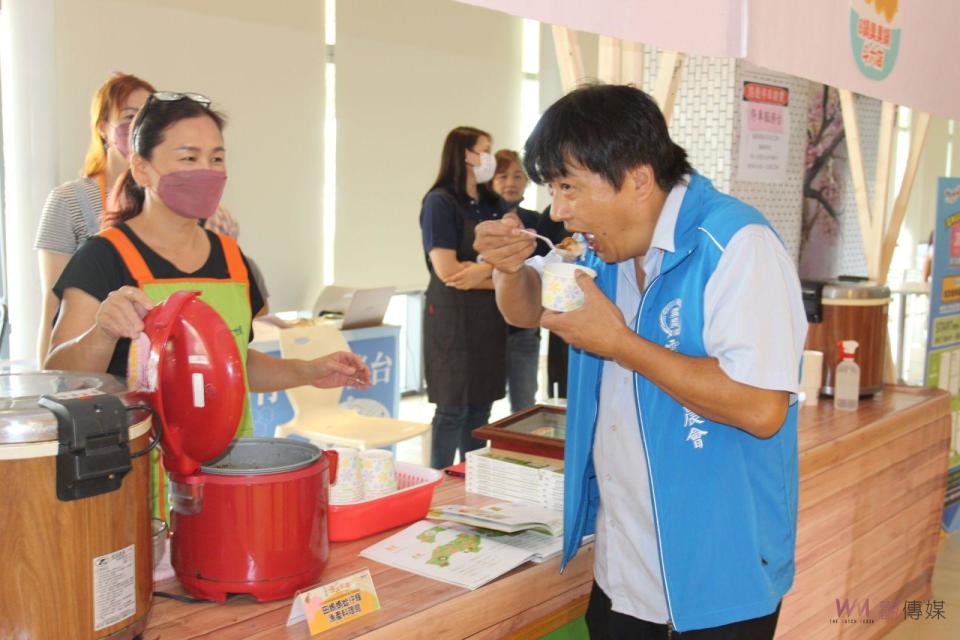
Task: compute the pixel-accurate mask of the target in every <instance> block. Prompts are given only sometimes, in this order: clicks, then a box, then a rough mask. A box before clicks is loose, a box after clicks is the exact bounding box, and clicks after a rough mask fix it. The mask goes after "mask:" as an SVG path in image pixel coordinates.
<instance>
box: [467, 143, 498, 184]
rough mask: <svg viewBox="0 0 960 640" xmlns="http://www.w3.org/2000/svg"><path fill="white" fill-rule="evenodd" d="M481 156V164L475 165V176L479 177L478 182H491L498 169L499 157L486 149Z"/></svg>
mask: <svg viewBox="0 0 960 640" xmlns="http://www.w3.org/2000/svg"><path fill="white" fill-rule="evenodd" d="M478 155H479V156H480V164H478V165H475V166H474V167H473V177H474V178H476V179H477V184H483V183H484V182H490V181H491V180H493V174H494V173H495V172H496V171H497V159H496V158H494V157H493V154H492V153H488V152H486V151H484V152H483V153H481V154H478Z"/></svg>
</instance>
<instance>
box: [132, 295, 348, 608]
mask: <svg viewBox="0 0 960 640" xmlns="http://www.w3.org/2000/svg"><path fill="white" fill-rule="evenodd" d="M198 295H199V294H198V293H197V292H193V291H183V292H178V293H174V294H173V295H172V296H170V297H169V298H168V299H167V300H165V301H164V302H163V303H161V304H159V305H157V306H156V307H155V308H154V309H153V310H152V311H151V312H150V313H149V314H147V317H146V318H144V325H145V326H144V331H143V334H144V336H145V338H144V339H143V340H141V341H140V342H139V343H136V344H134V345H132V346H131V356H130V358H131V363H130V368H129V370H130V372H131V374H130V376H129V381H130V383H131V387H132V389H133V390H134V391H135V393H137V394H140V395H142V396H143V397H144V398H145V399H146V400H147V401H148V402H150V404H151V405H152V406H153V407H154V408H155V410H156V411H157V413H158V414H159V417H160V419H161V421H162V423H163V435H162V438H161V443H160V447H161V449H162V451H163V463H164V467H165V468H166V469H167V470H168V471H170V480H171V488H170V495H171V506H172V511H171V514H170V516H171V531H172V539H171V561H172V564H173V568H174V571H175V572H176V575H177V578H178V579H179V580H180V582H181V583H182V584H183V586H184V588H185V589H186V590H187V591H188V592H189V593H190V594H191V595H193V596H194V597H198V598H204V599H209V600H218V601H222V600H225V599H226V598H227V596H228V595H231V594H240V593H243V594H249V595H251V596H253V597H254V598H256V599H257V600H260V601H266V600H275V599H279V598H286V597H290V596H292V595H294V593H295V592H296V591H298V590H300V589H302V588H304V587H306V586H309V585H312V584H314V583H316V582H317V580H318V579H319V577H320V575H321V573H322V572H323V568H324V566H325V565H326V562H327V558H328V555H329V543H328V538H327V506H328V489H329V485H330V483H331V482H333V481H334V480H335V475H336V462H337V458H336V452H333V451H321V450H320V449H318V448H317V447H316V446H314V445H312V444H310V443H307V442H301V441H295V440H287V439H283V438H241V439H237V440H234V438H233V436H234V434H235V433H236V429H237V424H239V422H240V419H241V417H242V415H243V409H244V398H245V396H246V389H245V387H244V383H243V361H242V359H241V357H240V353H239V350H238V349H237V346H236V343H235V342H234V338H233V335H232V333H231V332H230V329H229V328H228V327H227V325H226V324H225V323H224V322H223V320H222V319H221V318H220V316H219V314H217V312H216V311H214V310H213V309H212V308H211V307H210V306H208V305H207V304H205V303H204V302H202V301H201V300H200V299H199V297H198Z"/></svg>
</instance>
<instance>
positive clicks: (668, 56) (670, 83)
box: [653, 49, 687, 125]
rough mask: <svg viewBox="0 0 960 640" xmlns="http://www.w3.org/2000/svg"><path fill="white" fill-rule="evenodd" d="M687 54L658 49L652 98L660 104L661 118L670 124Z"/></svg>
mask: <svg viewBox="0 0 960 640" xmlns="http://www.w3.org/2000/svg"><path fill="white" fill-rule="evenodd" d="M686 59H687V54H685V53H681V52H679V51H671V50H669V49H661V50H660V63H659V65H658V66H657V78H656V80H655V83H654V87H653V99H654V100H656V101H657V104H658V105H660V111H662V112H663V119H664V120H666V121H667V125H669V124H670V118H671V116H672V115H673V105H674V104H675V103H676V100H677V89H678V88H679V87H680V75H681V72H682V71H683V63H684V61H685V60H686Z"/></svg>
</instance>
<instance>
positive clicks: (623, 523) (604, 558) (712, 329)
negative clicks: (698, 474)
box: [593, 183, 806, 623]
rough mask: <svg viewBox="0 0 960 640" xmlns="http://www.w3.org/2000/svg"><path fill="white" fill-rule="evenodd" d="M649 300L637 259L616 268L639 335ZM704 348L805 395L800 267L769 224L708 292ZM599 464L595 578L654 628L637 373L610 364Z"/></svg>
mask: <svg viewBox="0 0 960 640" xmlns="http://www.w3.org/2000/svg"><path fill="white" fill-rule="evenodd" d="M686 191H687V187H686V183H681V184H678V185H677V186H675V187H674V188H673V189H672V190H671V191H670V193H669V194H668V195H667V199H666V201H665V202H664V205H663V209H662V210H661V212H660V217H659V218H658V219H657V224H656V226H655V227H654V231H653V237H652V238H651V246H650V250H649V251H648V252H647V255H646V256H644V258H643V271H644V275H645V284H647V283H650V282H652V281H653V280H654V279H655V278H656V277H657V276H658V275H659V273H660V266H661V264H662V262H663V256H664V253H665V252H673V251H674V250H675V245H674V234H675V231H676V224H677V218H678V216H679V213H680V205H681V204H682V202H683V198H684V195H685V194H686ZM641 296H642V293H641V291H640V288H639V286H638V283H637V277H636V270H635V263H634V260H633V259H629V260H625V261H623V262H621V263H619V264H618V276H617V306H618V307H619V308H620V311H621V312H622V313H623V317H624V320H625V321H626V322H627V324H628V325H630V326H631V327H632V326H635V322H636V314H637V312H638V310H639V306H640V300H641ZM704 318H705V323H704V327H703V342H704V346H705V348H706V350H707V353H708V354H710V356H712V357H715V358H717V359H718V361H719V363H720V367H721V369H722V370H723V371H724V373H726V374H727V375H728V376H729V377H730V378H732V379H733V380H736V381H737V382H741V383H743V384H748V385H751V386H755V387H760V388H764V389H775V390H784V391H789V392H791V394H795V393H796V391H797V386H798V380H797V378H798V376H799V366H800V357H801V354H802V353H803V343H804V340H805V337H806V314H805V313H804V310H803V302H802V298H801V294H800V282H799V280H798V278H797V274H796V269H795V267H794V264H793V260H792V259H791V258H790V256H789V255H788V254H787V252H786V250H785V249H784V247H783V245H782V243H781V242H780V241H779V239H777V237H776V236H775V234H774V233H773V232H772V231H771V230H770V229H769V228H768V227H766V226H763V225H748V226H746V227H744V228H742V229H740V230H739V231H738V232H737V233H736V234H734V236H733V238H731V239H730V242H729V243H728V244H727V246H726V247H725V249H724V254H723V256H722V257H721V258H720V260H719V262H718V264H717V268H716V270H715V271H714V273H713V275H712V276H711V278H710V280H709V281H708V282H707V285H706V288H705V291H704ZM593 462H594V466H595V468H596V472H597V482H598V485H599V489H600V509H599V511H598V513H597V538H596V555H595V560H594V577H595V579H596V581H597V584H599V585H600V588H601V589H603V591H604V593H606V594H607V596H608V597H609V598H610V600H611V602H612V608H613V610H614V611H617V612H619V613H623V614H626V615H630V616H633V617H635V618H639V619H642V620H647V621H649V622H654V623H664V622H667V620H668V619H669V613H668V610H667V603H666V596H665V594H664V586H663V576H662V573H661V565H660V553H659V547H658V543H657V536H656V529H655V524H654V515H653V507H652V503H651V496H650V483H649V475H648V472H647V460H646V453H645V450H644V445H643V440H642V438H641V435H640V425H639V423H638V421H637V409H636V405H635V398H634V391H633V371H629V370H627V369H624V368H623V367H621V366H620V365H618V364H617V363H616V362H613V361H606V362H604V364H603V374H602V380H601V384H600V405H599V410H598V413H597V428H596V436H595V438H594V444H593Z"/></svg>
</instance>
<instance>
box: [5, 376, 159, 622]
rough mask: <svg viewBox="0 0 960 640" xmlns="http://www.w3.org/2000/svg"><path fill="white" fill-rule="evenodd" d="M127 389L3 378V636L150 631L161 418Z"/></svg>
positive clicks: (58, 379) (99, 380) (90, 380)
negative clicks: (155, 458) (153, 482)
mask: <svg viewBox="0 0 960 640" xmlns="http://www.w3.org/2000/svg"><path fill="white" fill-rule="evenodd" d="M126 390H127V389H126V386H125V385H124V384H123V383H122V382H121V381H119V380H118V379H116V378H114V377H113V376H109V375H105V374H103V375H97V374H87V373H67V372H60V371H41V372H31V373H13V372H9V371H4V372H0V549H2V550H3V553H4V554H5V559H4V561H3V580H0V638H31V639H42V638H63V637H65V634H68V635H69V636H70V637H71V638H76V639H79V640H88V639H101V638H110V639H118V638H132V637H134V636H136V635H138V634H140V633H142V632H143V630H144V628H145V627H146V618H147V613H148V612H149V611H150V606H151V599H152V593H153V575H152V570H153V560H152V544H151V535H150V513H149V483H150V475H149V466H148V465H149V462H148V459H149V456H146V455H142V454H144V453H146V452H147V451H148V450H149V449H150V448H151V437H150V428H151V417H150V411H149V407H145V406H143V405H138V404H135V403H134V402H133V401H132V399H131V398H130V397H129V396H128V395H127V394H126V393H125V392H126ZM154 444H155V443H154Z"/></svg>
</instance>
